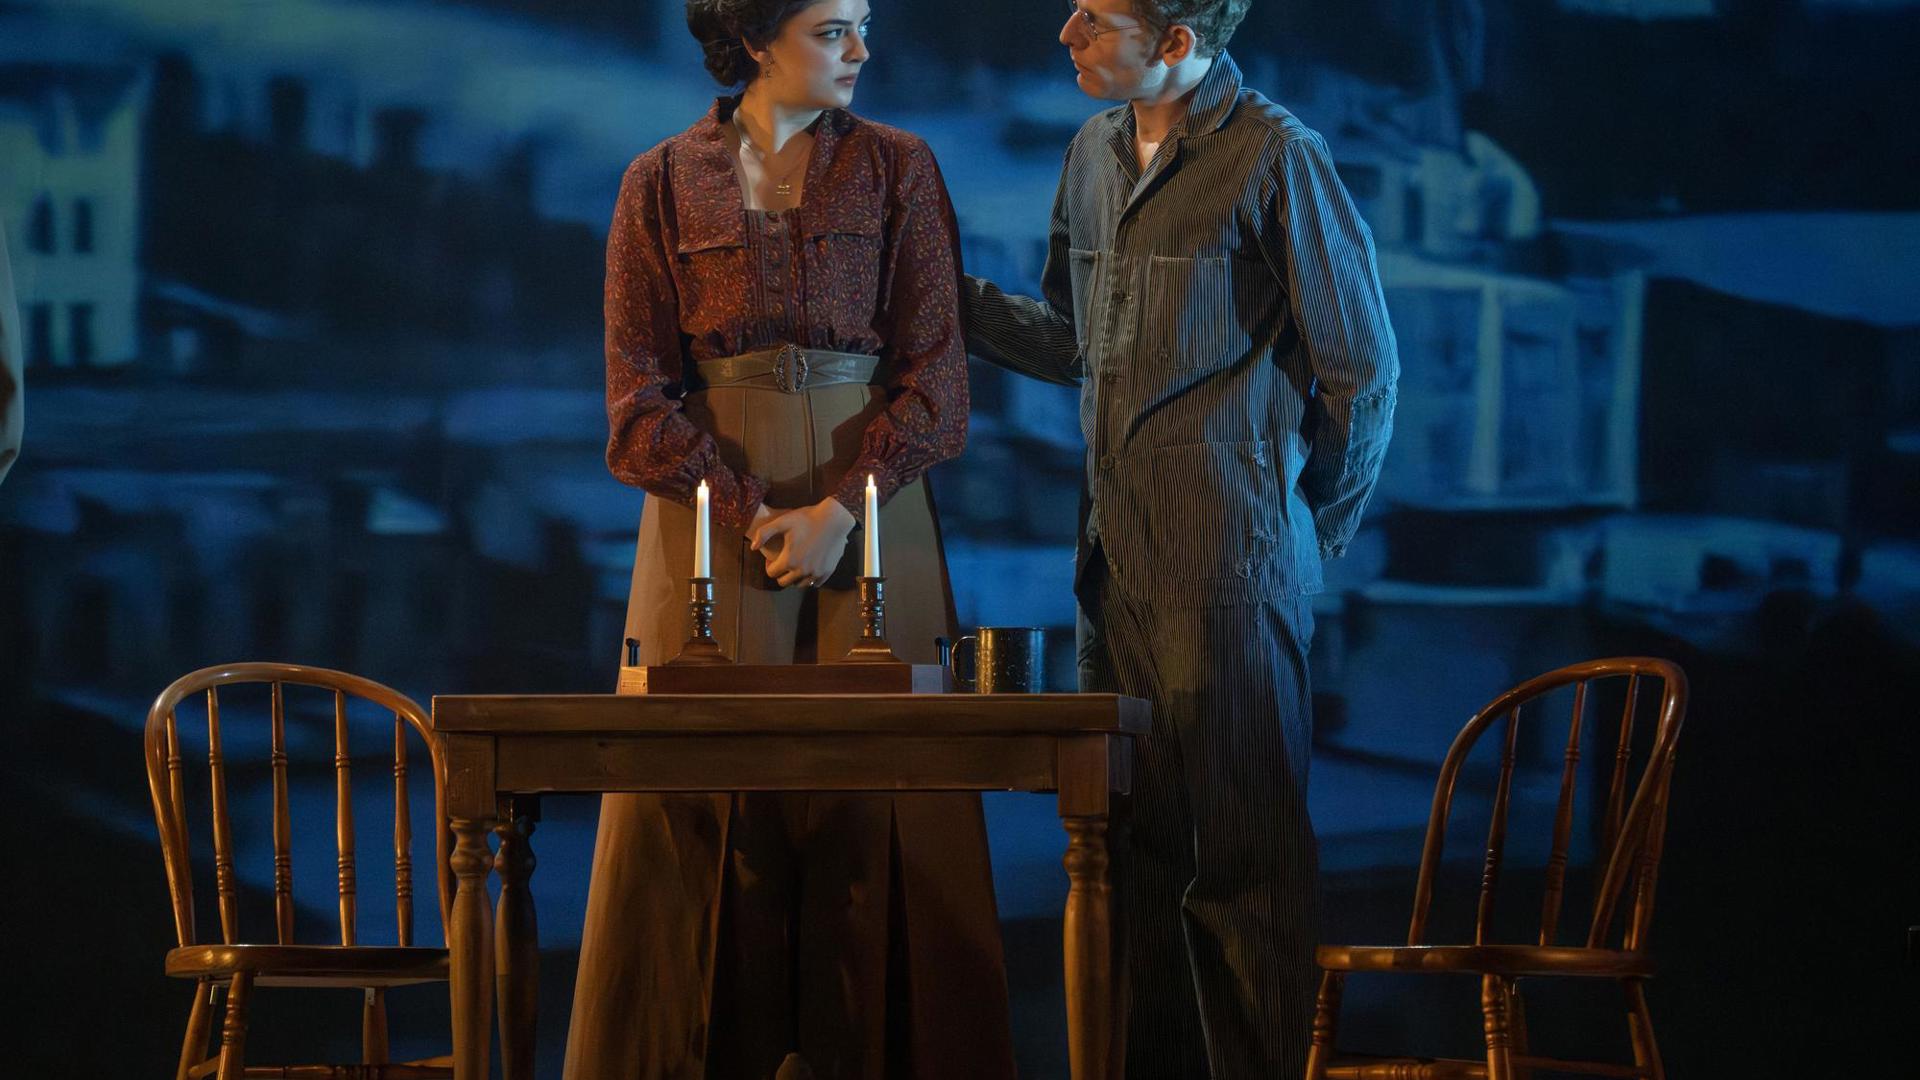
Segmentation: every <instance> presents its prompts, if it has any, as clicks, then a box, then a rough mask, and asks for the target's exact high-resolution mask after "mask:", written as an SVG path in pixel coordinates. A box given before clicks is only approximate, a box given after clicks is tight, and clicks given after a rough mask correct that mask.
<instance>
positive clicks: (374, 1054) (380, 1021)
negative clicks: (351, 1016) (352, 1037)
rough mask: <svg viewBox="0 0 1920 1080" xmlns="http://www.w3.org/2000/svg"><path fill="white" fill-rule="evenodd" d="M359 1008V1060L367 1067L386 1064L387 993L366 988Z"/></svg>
mask: <svg viewBox="0 0 1920 1080" xmlns="http://www.w3.org/2000/svg"><path fill="white" fill-rule="evenodd" d="M366 995H367V996H366V1001H365V1002H364V1003H363V1004H362V1005H361V1006H360V1060H361V1062H363V1063H364V1064H367V1065H385V1064H387V992H386V991H385V990H380V989H374V988H368V990H367V992H366Z"/></svg>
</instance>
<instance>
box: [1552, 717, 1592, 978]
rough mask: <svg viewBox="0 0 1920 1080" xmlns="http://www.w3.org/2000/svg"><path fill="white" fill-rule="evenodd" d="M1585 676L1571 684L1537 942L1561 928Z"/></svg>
mask: <svg viewBox="0 0 1920 1080" xmlns="http://www.w3.org/2000/svg"><path fill="white" fill-rule="evenodd" d="M1586 711H1587V680H1585V679H1582V680H1580V681H1579V682H1578V683H1575V684H1574V688H1573V718H1572V719H1571V720H1569V721H1568V722H1567V748H1566V751H1565V752H1564V754H1563V755H1562V756H1563V759H1564V761H1565V764H1564V765H1563V766H1562V768H1561V771H1560V800H1559V802H1557V803H1556V804H1554V810H1553V848H1552V850H1550V851H1548V852H1547V881H1546V888H1545V890H1544V893H1543V895H1542V896H1541V899H1540V944H1542V945H1551V944H1553V940H1554V935H1555V934H1556V933H1558V932H1559V929H1560V904H1561V901H1562V898H1563V897H1564V896H1565V894H1566V886H1567V849H1568V846H1569V845H1570V844H1571V843H1572V840H1573V795H1574V790H1575V788H1576V787H1577V786H1578V784H1579V776H1580V727H1581V724H1582V723H1583V722H1584V720H1585V719H1586Z"/></svg>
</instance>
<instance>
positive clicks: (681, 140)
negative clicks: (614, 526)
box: [606, 98, 967, 527]
mask: <svg viewBox="0 0 1920 1080" xmlns="http://www.w3.org/2000/svg"><path fill="white" fill-rule="evenodd" d="M737 100H738V99H735V98H722V99H720V100H719V101H718V102H717V103H716V104H715V105H714V108H713V111H711V112H709V113H708V114H707V116H706V118H705V119H703V120H701V121H700V122H699V123H697V124H695V125H693V126H692V127H690V128H688V129H687V130H686V131H684V132H681V133H680V134H679V135H675V136H674V137H672V138H670V139H668V140H666V141H665V142H663V143H661V144H660V145H658V146H656V147H654V148H653V149H651V150H649V151H647V152H646V153H644V154H642V155H640V157H638V158H637V159H635V160H634V162H633V164H632V165H631V166H629V167H628V168H627V174H626V178H625V179H624V180H623V181H622V182H621V185H620V201H619V205H618V206H617V207H616V208H615V209H614V213H613V226H612V228H611V229H610V230H609V232H608V234H607V291H606V315H607V420H608V425H609V432H610V433H609V436H608V439H607V466H608V468H610V469H612V471H613V475H614V476H615V477H617V478H618V479H619V480H620V481H621V482H622V483H626V484H632V485H634V486H636V487H640V488H644V489H645V490H646V491H647V492H648V493H649V494H652V495H659V496H663V497H665V498H668V499H672V500H674V501H676V502H680V503H686V504H689V505H691V504H692V502H693V499H694V489H695V488H696V487H698V486H699V483H700V481H701V480H702V479H704V480H706V482H707V485H708V487H709V488H710V489H711V491H712V500H713V517H714V521H715V522H717V523H719V524H722V525H729V526H734V527H744V526H745V525H747V524H749V523H750V522H751V521H752V520H753V514H754V511H755V510H756V509H757V508H758V507H759V505H760V501H761V499H762V497H764V496H765V494H766V490H767V485H766V481H764V480H762V479H761V478H760V477H757V476H753V475H751V474H748V473H737V472H735V471H733V470H732V469H730V468H729V467H728V466H727V465H726V463H725V462H723V461H722V460H721V458H720V453H719V450H718V448H717V447H716V446H715V444H714V439H713V436H712V435H711V434H710V433H709V432H707V431H704V430H702V429H701V428H699V427H698V426H696V425H695V424H694V423H693V422H692V421H690V420H688V419H687V417H686V415H685V413H684V412H683V411H682V408H681V403H680V396H681V394H682V393H683V390H684V387H683V380H682V374H681V373H682V372H683V371H684V370H685V367H686V365H687V363H688V361H690V360H692V361H697V360H705V359H709V358H712V357H722V356H737V355H739V354H741V353H746V352H753V351H755V350H758V349H765V348H769V347H772V346H776V345H780V344H782V343H785V342H792V343H794V344H797V345H801V346H805V347H807V348H814V349H832V350H836V351H839V352H852V353H867V354H872V355H878V356H880V357H881V359H882V364H883V368H884V369H886V370H888V371H890V376H889V379H888V382H887V386H886V392H887V399H888V406H887V408H886V410H885V411H884V412H882V413H881V414H879V415H878V416H876V417H875V418H874V419H873V421H872V422H871V423H869V424H868V425H867V430H866V433H865V435H864V437H863V439H862V441H861V446H860V456H859V458H858V459H857V460H856V462H855V466H854V468H852V469H851V470H849V471H848V473H847V477H846V480H845V481H844V482H843V483H842V484H841V485H840V489H839V490H838V491H835V492H834V493H833V494H834V497H835V498H837V499H839V500H840V502H841V504H842V505H844V506H845V507H846V508H847V510H848V511H849V512H851V513H852V514H853V516H854V518H855V520H858V519H859V518H861V517H862V516H863V511H864V508H865V503H864V498H865V491H866V478H867V474H868V473H872V474H874V475H875V476H876V477H877V478H878V479H877V483H878V486H879V489H880V498H881V500H882V501H883V502H884V501H885V500H887V499H888V498H891V497H892V495H893V493H894V492H895V491H897V490H899V489H900V488H901V487H903V486H904V485H906V484H908V483H911V482H912V481H913V480H914V479H916V478H917V477H919V476H920V474H922V473H924V472H926V470H927V469H928V468H930V467H932V466H933V465H935V464H938V463H939V462H942V461H945V460H947V459H949V458H952V457H954V456H956V455H958V454H959V453H960V450H961V447H962V446H964V445H965V443H966V437H967V365H966V348H965V345H964V343H963V339H962V335H961V330H960V314H959V278H960V250H959V249H960V245H959V230H958V227H957V225H956V224H955V221H954V216H953V205H952V203H951V202H950V201H949V200H948V198H947V188H946V183H945V181H943V180H942V179H941V177H940V169H939V167H938V166H937V165H936V164H935V163H934V160H933V152H932V151H931V150H929V149H928V148H927V144H926V143H925V142H923V141H922V140H921V139H919V138H918V137H916V136H913V135H910V134H908V133H906V132H904V131H900V130H899V129H897V128H891V127H888V126H886V125H884V124H876V123H874V122H872V121H870V120H864V119H861V118H859V117H857V116H854V115H853V114H852V113H849V112H846V111H844V110H840V109H834V110H830V111H828V112H827V113H825V114H823V115H822V117H821V119H820V121H819V123H818V124H816V125H815V128H814V139H815V142H814V148H813V157H812V159H811V160H810V161H809V163H808V165H807V176H806V183H805V185H804V187H803V189H802V193H801V200H802V201H801V205H800V206H798V207H795V208H793V209H791V210H781V211H758V210H756V211H748V210H746V209H745V208H744V203H743V202H742V200H741V197H740V181H739V179H738V178H737V174H736V173H735V171H734V164H733V157H734V153H735V150H736V147H737V143H736V142H735V140H734V137H733V135H732V133H731V130H730V129H729V127H728V126H727V125H726V120H727V118H728V117H729V116H730V115H731V114H732V110H733V106H734V105H735V104H736V103H737Z"/></svg>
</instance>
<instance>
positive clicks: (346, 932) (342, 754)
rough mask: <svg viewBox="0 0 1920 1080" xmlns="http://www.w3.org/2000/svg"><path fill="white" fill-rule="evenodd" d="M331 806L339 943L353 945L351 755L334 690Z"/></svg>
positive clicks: (342, 702) (343, 698) (340, 695)
mask: <svg viewBox="0 0 1920 1080" xmlns="http://www.w3.org/2000/svg"><path fill="white" fill-rule="evenodd" d="M333 805H334V822H333V829H334V851H335V853H336V854H337V855H338V857H339V866H340V944H342V945H353V944H356V941H355V940H354V939H355V937H356V936H357V935H358V931H359V926H358V922H359V919H358V915H359V912H358V910H357V908H356V906H355V905H356V903H357V895H358V890H359V885H358V882H356V881H355V880H354V864H353V758H352V756H351V755H350V754H349V753H348V751H347V695H346V692H345V691H342V690H335V691H334V692H333Z"/></svg>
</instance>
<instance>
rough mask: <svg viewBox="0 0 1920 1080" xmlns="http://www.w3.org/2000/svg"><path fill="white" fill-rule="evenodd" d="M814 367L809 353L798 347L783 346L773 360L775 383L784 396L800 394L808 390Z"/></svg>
mask: <svg viewBox="0 0 1920 1080" xmlns="http://www.w3.org/2000/svg"><path fill="white" fill-rule="evenodd" d="M811 374H813V365H812V364H811V363H810V362H809V361H808V360H807V351H806V350H805V349H802V348H801V347H800V346H798V345H791V344H789V345H782V346H780V351H779V352H778V353H776V354H775V355H774V358H773V383H774V385H775V386H778V387H779V388H780V392H781V393H783V394H798V393H800V392H801V391H803V390H805V389H806V388H807V377H808V376H809V375H811Z"/></svg>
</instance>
